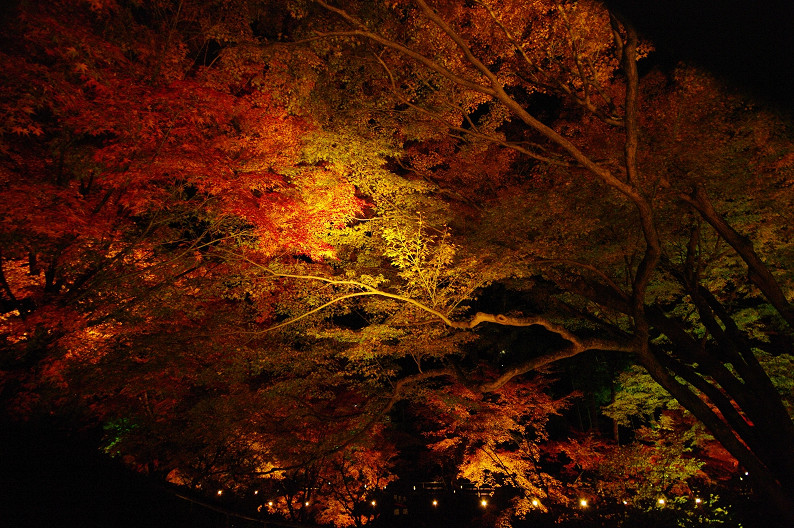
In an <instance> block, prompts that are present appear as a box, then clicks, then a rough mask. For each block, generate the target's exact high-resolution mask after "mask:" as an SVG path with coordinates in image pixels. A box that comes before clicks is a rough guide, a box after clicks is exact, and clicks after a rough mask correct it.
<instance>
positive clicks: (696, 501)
mask: <svg viewBox="0 0 794 528" xmlns="http://www.w3.org/2000/svg"><path fill="white" fill-rule="evenodd" d="M701 502H703V501H701V500H700V499H695V504H700V503H701Z"/></svg>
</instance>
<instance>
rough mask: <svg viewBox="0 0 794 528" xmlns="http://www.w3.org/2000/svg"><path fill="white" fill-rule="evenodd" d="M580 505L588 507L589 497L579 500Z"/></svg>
mask: <svg viewBox="0 0 794 528" xmlns="http://www.w3.org/2000/svg"><path fill="white" fill-rule="evenodd" d="M579 506H581V507H582V508H587V499H581V500H580V501H579Z"/></svg>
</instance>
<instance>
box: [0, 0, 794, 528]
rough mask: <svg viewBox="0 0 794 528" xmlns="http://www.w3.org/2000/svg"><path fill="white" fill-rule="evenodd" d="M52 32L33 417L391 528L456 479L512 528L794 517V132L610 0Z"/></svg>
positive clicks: (152, 13) (192, 482)
mask: <svg viewBox="0 0 794 528" xmlns="http://www.w3.org/2000/svg"><path fill="white" fill-rule="evenodd" d="M33 4H34V3H29V2H16V3H15V4H14V5H13V6H11V7H10V8H8V9H7V12H8V16H6V17H5V19H4V20H3V22H2V31H0V34H1V35H2V37H0V38H1V39H2V43H3V47H2V50H3V51H2V52H0V61H2V64H3V68H2V71H1V72H0V83H1V85H2V88H3V89H2V94H1V95H0V115H2V117H3V119H2V121H1V122H0V193H2V200H0V308H2V310H0V312H2V313H0V339H2V344H3V347H2V348H3V352H2V357H1V358H2V359H1V360H0V394H2V401H3V407H4V410H5V414H7V415H9V416H14V417H16V418H24V417H28V416H32V415H35V414H36V413H44V414H47V413H58V414H62V415H65V416H68V417H69V418H70V419H73V420H74V421H75V423H81V424H85V423H93V424H100V425H101V426H102V427H103V428H104V431H105V446H104V448H105V450H106V451H107V452H108V453H109V454H111V455H113V456H118V457H120V458H121V459H123V460H124V461H125V462H126V463H127V464H128V465H130V466H131V467H134V468H135V469H137V470H140V471H142V472H146V473H148V474H150V475H152V476H153V477H155V478H158V479H161V480H162V481H167V482H170V483H172V484H175V485H178V486H182V487H184V488H186V489H189V490H191V491H192V492H194V493H196V494H209V495H212V493H213V490H217V489H222V490H226V491H227V493H230V494H236V496H238V497H243V496H247V497H251V496H252V495H251V494H252V493H253V491H254V490H255V491H256V492H257V493H259V492H260V491H261V495H257V498H256V502H257V504H253V503H252V504H253V506H256V507H257V508H258V509H257V510H256V514H257V515H260V516H261V518H263V519H265V518H270V517H268V516H278V517H281V518H284V519H287V520H289V521H291V522H309V521H312V522H318V523H327V524H335V525H339V526H364V525H367V524H370V523H377V522H378V519H379V518H382V515H383V513H382V512H381V511H379V510H378V509H377V508H376V507H375V505H376V504H378V503H379V502H380V501H381V498H382V497H385V496H387V495H388V493H387V492H386V491H385V490H386V489H387V486H388V489H394V490H396V489H400V486H407V484H406V483H407V482H409V480H410V479H412V478H423V479H428V480H433V481H434V482H435V481H436V480H437V481H442V482H445V483H446V485H448V486H449V487H450V489H452V487H453V486H454V485H457V486H459V488H458V489H462V488H461V487H460V486H462V484H461V483H465V484H466V485H473V486H478V487H487V488H489V489H496V490H498V492H497V496H498V497H505V498H504V500H503V503H502V506H501V510H500V511H499V512H498V513H497V512H493V511H489V512H488V515H487V516H484V517H483V519H485V520H483V522H491V523H493V524H496V523H501V524H502V525H503V526H509V525H510V523H519V522H521V521H520V519H529V520H534V521H538V520H540V519H549V518H555V519H557V520H560V521H564V520H567V519H576V518H579V517H580V516H582V515H585V513H584V510H583V507H582V506H581V504H582V503H581V501H582V500H585V498H586V500H589V501H591V503H598V504H600V505H601V506H600V507H602V508H606V509H605V510H604V511H609V512H611V513H604V514H603V515H604V516H605V518H609V519H611V520H613V521H614V522H615V523H619V522H626V523H629V522H633V521H632V519H634V520H636V519H645V520H648V519H656V518H657V517H658V516H659V515H662V514H661V513H659V511H658V507H659V500H660V498H664V500H669V501H671V502H675V501H678V503H677V504H679V506H680V509H678V510H676V509H675V508H668V509H667V510H666V512H667V513H665V515H673V514H675V515H677V516H678V517H680V519H683V520H682V521H681V522H688V523H695V522H696V520H694V519H695V517H693V515H694V514H692V513H691V510H686V507H688V506H686V505H687V504H689V503H688V502H687V501H694V500H695V498H696V497H697V498H698V500H700V499H699V497H700V496H701V494H703V493H713V496H714V497H716V495H717V494H718V493H723V492H725V493H727V492H728V491H726V490H732V489H734V488H735V486H734V485H735V484H736V482H735V480H736V478H737V476H740V475H742V474H743V473H744V472H745V471H746V472H747V476H748V480H751V481H752V484H753V486H754V489H755V490H756V492H757V493H758V495H757V497H763V499H764V500H767V501H769V503H770V504H772V505H773V509H772V510H770V511H774V512H775V513H774V514H771V515H770V519H771V520H772V521H775V520H777V519H789V520H791V519H794V481H792V475H794V466H792V462H791V460H790V457H789V451H790V446H791V443H792V442H794V424H792V420H791V412H792V401H793V399H792V393H791V391H792V386H794V383H792V379H791V369H790V367H791V355H792V334H791V332H792V330H791V328H792V324H794V309H792V307H791V304H790V303H791V291H792V279H794V277H793V276H792V272H791V270H792V269H794V268H792V266H791V264H792V257H794V254H792V251H791V248H792V247H794V246H792V244H791V227H790V226H791V220H792V219H791V211H792V210H794V208H792V207H791V206H792V205H793V204H792V202H793V201H794V193H792V189H794V187H793V186H792V176H793V175H794V143H792V140H791V130H790V128H789V126H790V124H789V123H787V122H786V121H785V119H784V118H783V117H780V116H778V115H776V114H774V113H773V112H770V111H768V110H766V109H764V108H763V107H762V105H760V104H758V103H756V102H753V101H751V100H749V99H747V98H746V97H743V96H739V95H736V94H734V93H732V92H731V91H730V89H729V87H726V86H724V85H722V84H720V83H719V82H718V81H716V80H714V79H713V78H711V77H710V76H709V75H708V74H707V73H705V72H703V71H701V70H699V69H697V68H695V67H692V66H691V65H687V64H678V65H667V64H657V63H656V62H655V58H654V52H653V44H652V43H650V42H646V41H644V40H643V39H642V38H641V37H640V36H638V35H637V33H636V31H635V30H634V28H633V27H632V25H631V24H630V22H629V21H627V20H625V19H623V18H622V17H621V16H620V15H619V13H611V12H609V11H608V10H607V9H606V8H605V7H604V6H603V5H602V4H601V3H600V2H595V1H589V0H588V1H585V0H580V1H577V2H557V1H553V0H533V1H499V2H496V1H491V0H478V1H474V2H459V1H446V0H439V1H436V2H425V1H423V0H411V1H409V0H397V1H389V2H380V1H379V2H370V1H355V0H349V1H348V0H344V1H339V2H327V1H324V0H312V1H304V0H295V1H289V2H280V1H270V0H261V1H255V0H235V1H234V2H216V1H212V0H200V1H194V2H180V1H170V0H147V1H140V0H132V1H114V0H85V1H79V0H57V1H53V2H46V3H43V4H41V5H39V4H38V3H37V4H36V5H33ZM603 365H609V369H606V370H603V369H602V366H603ZM599 369H602V370H599ZM577 370H578V371H582V370H583V371H585V372H587V375H586V376H584V378H585V379H586V381H582V379H581V378H582V376H579V377H578V378H577V375H576V374H575V373H574V372H575V371H577ZM577 384H578V386H576V385H577ZM582 413H587V420H585V419H583V418H582V416H583V414H582ZM576 415H578V417H575V416H576ZM585 424H587V425H585ZM417 460H422V461H424V463H423V464H421V468H420V469H417V468H416V467H414V466H415V462H416V461H417ZM732 486H734V488H732ZM501 494H503V495H501ZM265 495H267V497H265ZM704 497H705V495H704ZM500 500H501V499H500ZM759 500H760V499H759ZM373 501H374V502H375V503H374V504H373ZM712 503H713V504H714V505H716V506H715V510H714V511H716V508H717V507H719V508H720V512H722V513H725V512H728V511H729V510H726V509H725V508H724V507H723V506H724V505H723V504H722V503H721V502H720V501H719V499H718V498H714V499H713V500H712ZM241 504H242V502H241ZM698 504H699V503H698ZM248 506H251V504H249V505H247V506H246V507H248ZM624 506H625V507H627V508H628V510H625V509H623V510H618V509H617V508H623V507H624ZM610 508H611V509H610ZM626 511H630V512H632V513H631V515H636V517H631V515H629V514H627V513H625V512H626ZM619 512H621V513H619ZM676 512H677V513H676ZM687 512H689V513H687ZM249 513H251V514H253V513H252V512H249ZM654 515H656V516H657V517H654ZM725 515H727V516H730V515H733V514H732V513H730V512H729V513H725ZM737 515H738V514H737ZM543 516H546V517H543ZM659 518H661V517H659ZM737 518H738V517H737ZM665 519H666V518H665ZM657 520H658V519H657ZM701 520H702V519H701ZM712 520H713V519H712ZM534 521H533V522H534ZM697 522H700V521H697ZM703 522H705V521H703ZM715 522H716V521H715ZM737 522H738V521H737ZM782 522H785V521H782ZM627 525H628V524H627Z"/></svg>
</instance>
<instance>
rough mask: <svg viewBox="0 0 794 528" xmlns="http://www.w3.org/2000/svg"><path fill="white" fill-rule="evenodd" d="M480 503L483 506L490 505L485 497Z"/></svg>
mask: <svg viewBox="0 0 794 528" xmlns="http://www.w3.org/2000/svg"><path fill="white" fill-rule="evenodd" d="M480 505H482V507H483V508H485V507H486V506H488V501H487V500H485V499H483V500H481V501H480Z"/></svg>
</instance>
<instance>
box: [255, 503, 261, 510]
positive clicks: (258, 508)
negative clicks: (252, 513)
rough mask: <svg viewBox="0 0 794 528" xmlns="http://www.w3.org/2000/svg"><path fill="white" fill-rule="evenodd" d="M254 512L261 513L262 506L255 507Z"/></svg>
mask: <svg viewBox="0 0 794 528" xmlns="http://www.w3.org/2000/svg"><path fill="white" fill-rule="evenodd" d="M256 511H257V512H261V511H262V505H261V504H260V505H259V506H257V508H256Z"/></svg>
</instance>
